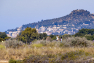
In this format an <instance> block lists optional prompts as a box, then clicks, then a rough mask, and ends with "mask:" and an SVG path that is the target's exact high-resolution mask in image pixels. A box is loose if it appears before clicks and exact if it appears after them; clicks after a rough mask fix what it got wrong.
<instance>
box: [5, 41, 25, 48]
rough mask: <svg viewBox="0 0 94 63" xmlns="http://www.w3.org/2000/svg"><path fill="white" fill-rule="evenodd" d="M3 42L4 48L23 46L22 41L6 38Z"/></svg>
mask: <svg viewBox="0 0 94 63" xmlns="http://www.w3.org/2000/svg"><path fill="white" fill-rule="evenodd" d="M4 44H5V46H6V48H19V47H20V46H23V45H24V43H23V42H21V41H17V40H14V39H13V40H11V39H10V40H6V41H5V42H4Z"/></svg>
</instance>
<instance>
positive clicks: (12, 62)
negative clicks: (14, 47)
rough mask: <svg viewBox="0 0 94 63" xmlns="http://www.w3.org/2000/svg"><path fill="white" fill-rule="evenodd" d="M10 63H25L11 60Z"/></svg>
mask: <svg viewBox="0 0 94 63" xmlns="http://www.w3.org/2000/svg"><path fill="white" fill-rule="evenodd" d="M9 63H23V61H21V60H13V59H10V60H9Z"/></svg>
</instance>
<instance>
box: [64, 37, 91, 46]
mask: <svg viewBox="0 0 94 63" xmlns="http://www.w3.org/2000/svg"><path fill="white" fill-rule="evenodd" d="M63 44H64V45H65V46H76V47H77V46H80V47H88V46H92V42H91V41H89V40H87V39H86V38H84V37H83V38H80V37H69V38H67V39H65V40H63Z"/></svg>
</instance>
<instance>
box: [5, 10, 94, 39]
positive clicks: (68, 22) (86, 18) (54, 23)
mask: <svg viewBox="0 0 94 63" xmlns="http://www.w3.org/2000/svg"><path fill="white" fill-rule="evenodd" d="M27 27H31V28H36V30H37V31H38V33H47V35H50V34H53V35H63V34H70V35H72V34H75V33H77V32H78V31H79V29H82V28H89V29H92V28H94V14H90V12H89V11H87V10H83V9H80V10H78V9H77V10H73V11H72V12H71V13H70V14H69V15H66V16H64V17H60V18H54V19H49V20H41V21H40V22H37V23H29V24H26V25H22V26H21V27H18V28H16V29H11V30H7V31H5V32H6V34H7V36H9V37H12V38H15V37H16V36H17V35H18V34H19V33H20V32H21V31H22V30H24V29H25V28H27Z"/></svg>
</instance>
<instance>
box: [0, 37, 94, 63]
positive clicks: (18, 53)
mask: <svg viewBox="0 0 94 63" xmlns="http://www.w3.org/2000/svg"><path fill="white" fill-rule="evenodd" d="M0 59H1V60H9V63H13V62H14V63H94V43H93V41H89V40H87V39H85V38H80V37H69V38H66V39H63V41H62V42H60V41H51V42H50V41H46V40H36V41H34V42H32V43H31V44H25V43H23V42H21V41H17V40H14V39H13V40H7V41H4V42H3V43H0Z"/></svg>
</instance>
